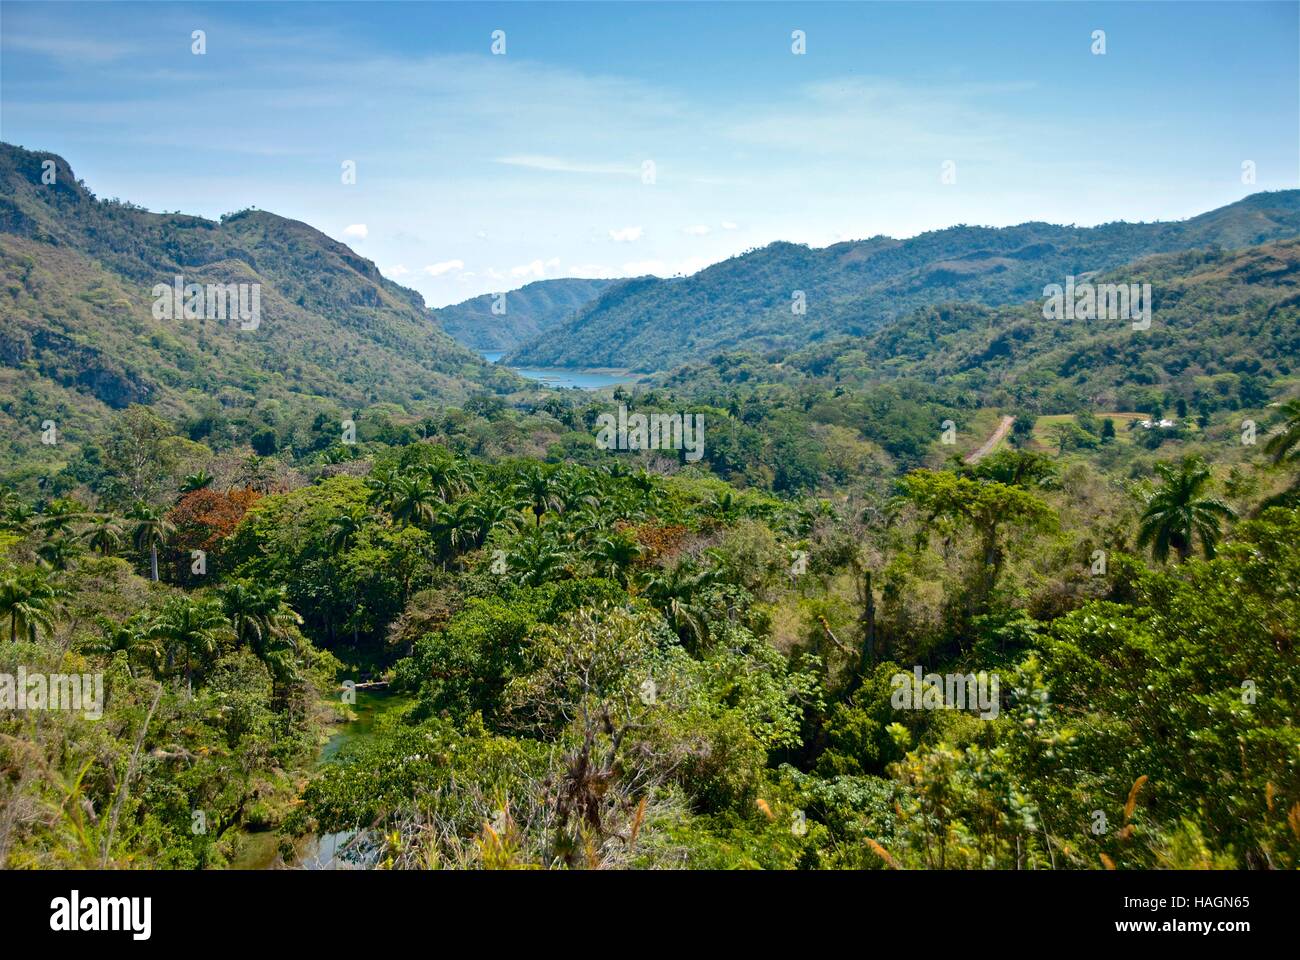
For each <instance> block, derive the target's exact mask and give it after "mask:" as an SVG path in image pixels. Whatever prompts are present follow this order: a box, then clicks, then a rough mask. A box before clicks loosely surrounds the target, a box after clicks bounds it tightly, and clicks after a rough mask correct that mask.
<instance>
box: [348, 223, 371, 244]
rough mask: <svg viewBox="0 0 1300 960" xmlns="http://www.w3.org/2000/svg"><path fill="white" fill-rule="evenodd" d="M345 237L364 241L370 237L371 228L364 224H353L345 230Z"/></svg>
mask: <svg viewBox="0 0 1300 960" xmlns="http://www.w3.org/2000/svg"><path fill="white" fill-rule="evenodd" d="M343 236H345V237H356V238H357V239H358V240H364V239H366V237H368V236H370V228H369V227H367V226H366V225H365V224H364V223H353V224H349V225H348V226H347V227H344V228H343Z"/></svg>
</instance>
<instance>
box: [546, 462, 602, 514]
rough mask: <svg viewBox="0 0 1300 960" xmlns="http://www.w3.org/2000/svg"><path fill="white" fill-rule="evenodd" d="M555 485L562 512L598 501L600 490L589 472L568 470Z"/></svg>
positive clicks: (589, 505)
mask: <svg viewBox="0 0 1300 960" xmlns="http://www.w3.org/2000/svg"><path fill="white" fill-rule="evenodd" d="M556 486H557V487H558V491H559V498H560V507H561V510H562V512H564V513H568V512H569V511H570V510H573V509H575V508H577V509H580V508H582V507H594V506H596V504H597V503H599V502H600V490H599V488H598V487H597V485H596V481H595V480H594V479H593V478H592V477H591V475H590V474H587V473H579V472H577V471H574V470H570V471H568V472H566V473H565V475H564V476H563V477H562V478H560V482H558V483H557V484H556Z"/></svg>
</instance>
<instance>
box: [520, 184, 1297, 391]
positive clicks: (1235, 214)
mask: <svg viewBox="0 0 1300 960" xmlns="http://www.w3.org/2000/svg"><path fill="white" fill-rule="evenodd" d="M1297 234H1300V191H1295V190H1288V191H1279V192H1275V193H1263V194H1255V195H1254V196H1251V197H1247V198H1246V199H1244V200H1241V201H1239V202H1237V203H1234V204H1232V205H1230V206H1227V207H1224V208H1222V209H1219V210H1213V211H1210V212H1209V213H1205V214H1202V215H1201V216H1198V217H1194V218H1192V219H1190V220H1187V221H1182V222H1174V223H1111V224H1106V225H1104V226H1099V227H1091V228H1084V227H1066V226H1056V225H1052V224H1046V223H1026V224H1021V225H1019V226H1015V227H1006V228H1002V229H993V228H987V227H970V226H961V227H952V228H950V229H947V230H939V231H934V232H930V233H923V234H921V235H919V236H917V237H913V238H911V239H909V240H894V239H891V238H888V237H876V238H873V239H870V240H862V241H855V242H850V243H839V244H835V245H833V246H829V247H826V248H824V249H811V248H809V247H806V246H801V245H797V244H791V243H775V244H772V245H771V246H768V247H764V248H762V249H760V250H754V251H751V252H749V253H746V254H744V255H743V256H739V257H734V258H732V259H730V260H727V261H725V262H723V263H719V264H716V265H714V266H712V267H708V268H706V269H704V270H701V271H700V272H698V273H696V274H694V275H692V276H690V277H686V278H685V279H675V280H659V279H655V278H645V279H642V280H638V281H635V282H632V283H625V284H622V285H619V286H617V287H615V288H613V289H611V290H608V291H606V292H605V293H604V294H603V295H602V296H600V297H598V298H597V299H596V300H594V301H592V302H591V303H590V304H589V305H587V306H586V307H585V308H584V309H583V310H582V311H581V312H579V314H578V315H577V316H576V317H574V318H573V319H572V320H569V321H567V322H565V323H563V324H560V325H559V326H557V327H556V328H555V329H554V330H552V331H549V332H548V333H547V335H546V336H545V337H539V338H537V339H535V340H533V341H532V342H529V343H526V344H524V345H523V346H522V347H520V348H519V349H518V350H515V351H514V352H513V353H511V354H510V355H509V356H508V357H507V358H506V359H507V360H508V361H509V362H512V363H520V364H534V365H538V366H561V367H562V366H601V367H618V368H628V369H632V370H636V371H663V370H668V369H671V368H672V367H675V366H678V365H680V364H682V363H685V362H688V361H690V360H701V359H708V358H709V357H710V356H711V355H713V354H715V353H719V352H725V351H733V350H738V349H746V350H782V351H788V350H792V349H798V348H799V347H801V346H805V345H807V344H809V343H810V342H813V341H816V340H820V339H823V338H827V337H833V336H835V335H842V334H853V335H861V334H866V333H870V332H871V331H873V330H875V329H876V328H877V327H879V326H881V325H882V324H885V323H887V322H889V321H891V320H896V319H900V318H902V317H904V316H907V315H909V314H911V313H912V312H913V311H914V310H915V309H916V308H918V307H923V306H929V305H937V304H940V303H944V302H947V301H957V300H961V301H970V302H975V303H982V304H986V305H998V304H1004V303H1014V302H1018V301H1023V300H1028V299H1030V298H1031V297H1037V296H1039V295H1040V294H1041V293H1042V289H1043V287H1044V286H1045V285H1046V284H1049V283H1064V282H1065V278H1066V277H1067V276H1070V275H1074V276H1083V275H1086V274H1092V273H1096V272H1098V271H1107V270H1112V269H1114V268H1116V267H1118V266H1119V265H1121V264H1124V263H1128V262H1130V261H1133V260H1137V259H1140V258H1142V257H1144V256H1147V255H1149V254H1152V253H1161V252H1174V251H1181V250H1189V249H1194V248H1201V247H1213V246H1218V247H1223V248H1226V249H1232V248H1237V247H1243V246H1249V245H1254V244H1260V243H1264V242H1266V241H1268V240H1273V239H1280V238H1289V237H1294V236H1296V235H1297ZM799 293H802V295H803V307H804V311H805V312H803V313H795V312H794V305H795V301H796V298H797V295H798V294H799Z"/></svg>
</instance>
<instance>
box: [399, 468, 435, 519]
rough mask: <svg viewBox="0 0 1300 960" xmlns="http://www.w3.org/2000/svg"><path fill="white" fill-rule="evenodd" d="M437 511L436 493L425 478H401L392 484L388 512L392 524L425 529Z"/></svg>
mask: <svg viewBox="0 0 1300 960" xmlns="http://www.w3.org/2000/svg"><path fill="white" fill-rule="evenodd" d="M437 511H438V492H437V491H436V490H434V488H433V484H431V483H430V482H429V480H428V478H427V477H424V476H421V475H418V474H417V475H415V476H401V477H398V478H397V480H396V481H394V483H393V492H392V500H391V502H390V503H389V507H388V512H389V514H390V515H391V516H392V518H393V522H394V523H397V524H400V525H402V526H406V525H407V524H414V525H415V526H417V527H427V526H428V525H429V524H431V523H432V522H433V518H434V517H435V516H436V515H437Z"/></svg>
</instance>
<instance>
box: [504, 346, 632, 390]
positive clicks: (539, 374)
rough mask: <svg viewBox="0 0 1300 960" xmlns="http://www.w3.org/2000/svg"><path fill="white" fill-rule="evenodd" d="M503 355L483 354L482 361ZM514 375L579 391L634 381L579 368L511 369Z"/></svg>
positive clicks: (614, 374) (613, 374) (607, 373)
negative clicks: (576, 388)
mask: <svg viewBox="0 0 1300 960" xmlns="http://www.w3.org/2000/svg"><path fill="white" fill-rule="evenodd" d="M503 356H505V354H504V353H503V352H501V351H500V350H487V351H484V352H483V359H484V360H486V361H487V362H488V363H496V362H497V361H498V360H500V359H501V358H502V357H503ZM510 369H511V370H513V371H514V372H515V373H517V374H519V376H521V377H526V378H527V379H529V380H536V381H538V382H539V383H544V384H546V385H547V386H548V387H557V388H558V387H578V388H579V389H581V390H599V389H600V388H601V387H613V386H617V385H618V384H620V383H631V382H633V380H634V379H635V378H634V377H632V376H630V375H629V374H626V373H617V372H612V371H609V370H584V369H582V368H580V367H561V368H555V369H550V368H546V367H511V368H510Z"/></svg>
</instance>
